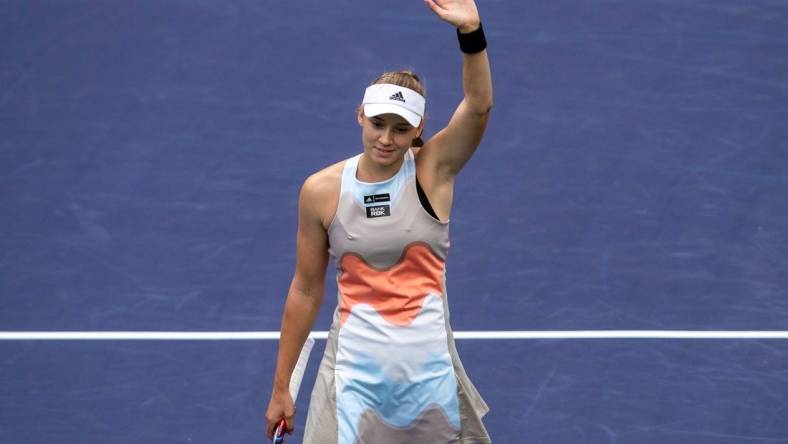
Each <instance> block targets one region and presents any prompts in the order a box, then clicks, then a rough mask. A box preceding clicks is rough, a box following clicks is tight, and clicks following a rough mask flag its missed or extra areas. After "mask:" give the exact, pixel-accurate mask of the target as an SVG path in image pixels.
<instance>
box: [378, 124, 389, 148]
mask: <svg viewBox="0 0 788 444" xmlns="http://www.w3.org/2000/svg"><path fill="white" fill-rule="evenodd" d="M380 143H382V144H384V145H388V144H390V143H391V128H385V129H384V130H383V131H381V133H380Z"/></svg>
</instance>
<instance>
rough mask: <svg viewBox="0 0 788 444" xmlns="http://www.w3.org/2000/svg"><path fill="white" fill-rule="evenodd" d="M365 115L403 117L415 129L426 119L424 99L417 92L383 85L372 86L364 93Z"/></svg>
mask: <svg viewBox="0 0 788 444" xmlns="http://www.w3.org/2000/svg"><path fill="white" fill-rule="evenodd" d="M362 105H364V115H365V116H367V117H374V116H379V115H381V114H396V115H398V116H402V118H403V119H405V120H407V121H408V123H409V124H411V126H413V127H417V126H419V123H421V118H422V117H424V97H423V96H422V95H421V94H419V93H417V92H416V91H414V90H412V89H409V88H405V87H402V86H397V85H392V84H389V83H381V84H377V85H372V86H370V87H369V88H367V91H366V92H365V93H364V100H363V101H362Z"/></svg>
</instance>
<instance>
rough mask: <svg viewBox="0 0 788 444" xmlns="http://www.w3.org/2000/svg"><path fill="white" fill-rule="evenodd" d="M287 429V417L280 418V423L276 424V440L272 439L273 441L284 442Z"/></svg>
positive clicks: (281, 443) (274, 443)
mask: <svg viewBox="0 0 788 444" xmlns="http://www.w3.org/2000/svg"><path fill="white" fill-rule="evenodd" d="M286 429H287V423H285V419H284V418H282V419H280V420H279V424H277V425H276V430H274V440H273V441H271V443H272V444H284V442H285V431H286Z"/></svg>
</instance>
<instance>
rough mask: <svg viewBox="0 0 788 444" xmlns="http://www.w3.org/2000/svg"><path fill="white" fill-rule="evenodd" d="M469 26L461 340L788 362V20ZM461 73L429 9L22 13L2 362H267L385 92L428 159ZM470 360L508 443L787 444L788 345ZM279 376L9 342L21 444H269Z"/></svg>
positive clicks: (166, 7) (759, 352) (529, 7)
mask: <svg viewBox="0 0 788 444" xmlns="http://www.w3.org/2000/svg"><path fill="white" fill-rule="evenodd" d="M478 3H479V9H480V11H481V14H482V19H483V22H484V27H485V30H486V32H487V40H488V42H489V44H490V47H489V55H490V60H491V64H492V72H493V82H494V88H495V109H494V110H493V113H492V116H491V120H490V125H489V127H488V130H487V133H486V134H485V137H484V140H483V142H482V144H481V146H480V147H479V149H478V151H477V152H476V154H475V155H474V157H473V159H472V160H471V161H470V162H469V164H468V165H467V166H466V167H465V169H464V170H463V172H462V173H461V174H460V176H459V179H458V182H457V186H456V189H455V194H454V206H453V209H452V216H451V219H452V221H451V227H452V228H451V231H452V244H451V252H450V254H449V259H448V262H447V286H448V295H449V296H448V297H449V301H450V302H449V304H450V307H451V315H452V316H451V322H452V326H453V328H454V330H455V331H457V332H472V331H505V332H506V331H508V332H523V331H527V332H541V331H589V330H591V331H594V330H614V331H621V330H626V331H642V330H648V331H673V330H682V331H685V330H686V331H709V330H713V331H726V332H737V331H772V332H785V331H786V330H788V124H786V122H788V57H786V54H788V27H786V23H788V2H785V1H766V0H758V1H752V2H741V1H717V2H705V1H692V2H680V1H672V0H671V1H660V2H642V1H598V0H593V1H568V0H558V1H552V2H519V1H502V0H497V1H494V0H480V1H479V2H478ZM460 58H461V54H460V52H459V50H458V49H457V41H456V38H455V36H454V34H453V31H452V30H451V29H450V28H449V27H447V26H445V25H444V24H442V23H439V22H437V21H436V20H435V18H434V17H433V16H432V15H431V14H430V12H429V10H428V9H427V8H426V7H425V6H424V4H423V2H420V1H409V2H403V1H393V0H385V1H379V2H354V1H347V0H338V1H335V2H320V1H313V0H310V1H305V2H275V1H267V0H259V1H251V0H224V1H221V2H220V1H208V0H206V1H175V0H173V1H167V2H161V1H152V0H141V1H136V2H119V1H115V2H107V1H93V0H90V1H88V0H75V1H70V2H61V1H55V0H36V1H21V0H19V1H15V0H11V1H4V2H0V205H1V206H2V207H1V208H2V210H1V211H0V230H2V233H3V236H2V237H0V331H2V332H5V333H8V332H51V333H52V334H53V335H54V336H57V334H58V333H60V332H70V331H85V332H109V331H130V332H131V331H153V332H165V333H167V332H169V333H175V332H276V331H277V330H278V329H279V323H280V318H281V315H282V307H283V303H284V298H285V296H286V294H287V289H288V286H289V284H290V279H291V277H292V273H293V266H294V260H295V232H296V216H297V214H296V211H297V199H298V191H299V188H300V186H301V183H302V182H303V180H304V179H305V178H306V177H307V176H308V175H309V174H311V173H313V172H314V171H317V170H318V169H320V168H322V167H324V166H326V165H328V164H330V163H333V162H336V161H339V160H341V159H345V158H348V157H350V156H353V155H355V154H357V153H358V152H360V150H361V145H360V135H359V127H358V124H357V123H356V120H355V112H356V107H357V106H358V105H359V103H360V100H361V96H362V95H363V91H364V88H365V87H366V85H367V84H368V83H369V82H370V81H372V80H373V79H374V77H375V76H376V75H377V74H378V73H380V72H382V71H384V70H393V69H401V68H412V69H414V70H415V71H417V72H418V73H419V74H421V75H422V77H423V78H424V80H425V82H426V87H427V102H428V105H427V117H426V119H427V120H426V122H427V128H426V132H425V133H426V135H427V136H429V135H431V134H434V132H435V131H436V130H438V129H440V128H442V127H443V125H445V124H446V122H447V121H448V119H449V117H450V112H451V111H453V110H454V108H455V106H456V105H457V103H458V102H459V100H460V99H461V97H462V88H461V72H460V60H461V59H460ZM335 302H336V283H335V281H334V276H333V265H332V264H330V265H329V270H328V275H327V284H326V296H325V299H324V304H323V308H322V311H321V314H320V316H319V318H318V321H317V323H316V324H315V330H316V331H325V330H326V329H327V328H328V326H329V324H330V320H331V314H332V312H333V309H334V304H335ZM6 339H8V338H6ZM324 344H325V343H324V342H323V341H318V343H317V345H316V347H315V351H314V352H313V353H312V357H311V359H310V366H309V368H308V370H307V374H306V376H305V380H304V386H303V387H302V389H301V395H300V397H299V400H298V403H297V405H298V411H299V422H298V424H297V428H296V433H295V434H294V435H293V436H292V437H290V439H289V440H288V442H291V443H298V442H301V432H302V431H303V421H304V419H305V415H306V410H307V400H308V394H309V392H310V391H311V388H312V384H313V381H314V377H315V372H316V370H317V369H316V367H317V363H318V361H319V359H320V355H321V354H322V352H323V347H324ZM457 345H458V348H459V352H460V356H461V357H462V359H463V363H464V365H465V368H466V370H467V372H468V374H469V376H470V378H471V379H472V380H473V381H474V383H475V384H476V386H477V388H478V389H479V391H480V392H481V394H482V396H483V397H484V398H485V400H486V401H487V402H488V404H489V405H490V407H491V411H490V413H489V414H488V415H487V416H486V417H485V424H486V426H487V428H488V430H489V431H490V434H491V436H492V438H493V441H494V442H496V443H512V444H514V443H517V444H520V443H524V444H532V443H533V444H535V443H544V444H567V443H573V444H574V443H591V444H597V443H619V444H621V443H623V444H630V443H636V444H641V443H643V444H665V443H671V444H673V443H679V444H684V443H686V444H705V443H715V444H717V443H723V444H728V443H731V444H733V443H758V444H771V443H788V419H786V418H788V339H779V338H777V339H757V338H756V339H751V338H750V339H748V338H745V337H744V335H742V337H735V334H734V337H732V338H727V339H697V338H696V339H692V338H683V339H653V338H652V339H637V338H626V337H624V338H615V339H611V338H608V339H599V338H596V339H594V338H588V337H582V335H578V337H576V338H571V339H550V338H543V339H533V338H532V339H528V338H525V339H522V338H521V339H458V343H457ZM276 348H277V344H276V341H274V340H262V339H258V340H231V339H228V340H197V339H195V340H186V341H174V340H154V341H151V340H101V341H96V340H68V341H66V340H57V339H49V340H31V339H9V340H0V397H2V404H1V405H2V408H0V442H2V443H14V444H34V443H49V442H63V443H79V444H82V443H102V444H105V443H258V442H265V436H264V434H265V431H264V428H265V420H264V414H265V409H266V405H267V402H268V397H269V395H270V388H271V379H272V377H273V371H274V364H275V362H274V361H275V353H276Z"/></svg>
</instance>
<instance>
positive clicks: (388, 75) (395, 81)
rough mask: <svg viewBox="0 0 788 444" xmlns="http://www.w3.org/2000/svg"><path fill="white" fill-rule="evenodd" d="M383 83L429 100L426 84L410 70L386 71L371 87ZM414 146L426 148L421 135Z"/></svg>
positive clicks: (414, 141) (415, 140)
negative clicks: (412, 92)
mask: <svg viewBox="0 0 788 444" xmlns="http://www.w3.org/2000/svg"><path fill="white" fill-rule="evenodd" d="M381 83H388V84H391V85H397V86H402V87H404V88H408V89H412V90H414V91H416V92H417V93H419V94H421V96H422V97H424V98H427V90H426V88H424V83H422V81H421V79H420V78H419V76H418V75H417V74H416V73H415V72H413V71H411V70H409V69H403V70H402V71H386V72H384V73H383V74H381V75H379V76H378V78H377V79H375V80H374V81H373V82H372V83H371V85H378V84H381ZM425 117H426V113H425ZM423 119H424V118H422V120H423ZM413 146H424V140H422V138H421V135H419V136H418V137H416V138H415V139H413Z"/></svg>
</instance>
